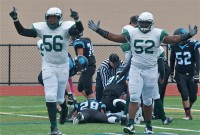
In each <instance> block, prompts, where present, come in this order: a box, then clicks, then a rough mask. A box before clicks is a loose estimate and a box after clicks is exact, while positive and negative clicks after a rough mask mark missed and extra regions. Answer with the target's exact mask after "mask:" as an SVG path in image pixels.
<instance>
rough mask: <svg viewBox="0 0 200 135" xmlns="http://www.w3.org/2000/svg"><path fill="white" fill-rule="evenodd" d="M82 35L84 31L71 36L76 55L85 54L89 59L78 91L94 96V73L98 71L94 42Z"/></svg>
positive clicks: (80, 79) (89, 96)
mask: <svg viewBox="0 0 200 135" xmlns="http://www.w3.org/2000/svg"><path fill="white" fill-rule="evenodd" d="M81 36H82V33H81V34H77V35H74V36H71V40H72V44H73V46H74V50H75V54H76V56H85V57H86V58H87V60H88V66H87V68H86V69H85V70H84V71H82V72H81V73H80V77H79V81H78V91H79V92H81V93H82V94H83V95H84V96H85V97H86V98H94V97H95V96H94V93H93V90H92V82H93V75H94V73H95V71H96V59H95V56H94V49H93V44H92V42H91V39H90V38H88V37H81Z"/></svg>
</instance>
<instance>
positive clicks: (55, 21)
mask: <svg viewBox="0 0 200 135" xmlns="http://www.w3.org/2000/svg"><path fill="white" fill-rule="evenodd" d="M45 20H46V23H47V25H48V27H49V28H50V29H56V28H58V27H59V26H60V25H61V24H62V11H61V10H60V9H59V8H57V7H52V8H50V9H49V10H48V11H47V12H46V14H45Z"/></svg>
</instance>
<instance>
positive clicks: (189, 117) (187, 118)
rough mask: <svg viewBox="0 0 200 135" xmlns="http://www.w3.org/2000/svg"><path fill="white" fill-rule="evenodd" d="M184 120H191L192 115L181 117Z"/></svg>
mask: <svg viewBox="0 0 200 135" xmlns="http://www.w3.org/2000/svg"><path fill="white" fill-rule="evenodd" d="M183 119H184V120H192V116H186V117H184V118H183Z"/></svg>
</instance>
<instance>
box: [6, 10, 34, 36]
mask: <svg viewBox="0 0 200 135" xmlns="http://www.w3.org/2000/svg"><path fill="white" fill-rule="evenodd" d="M9 15H10V17H11V18H12V19H13V22H14V25H15V28H16V30H17V32H18V33H19V34H20V35H22V36H26V37H37V32H36V31H35V30H34V29H25V28H24V27H23V26H22V25H21V23H20V22H19V19H18V17H17V12H16V9H15V7H13V11H11V12H10V13H9Z"/></svg>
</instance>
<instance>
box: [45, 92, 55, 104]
mask: <svg viewBox="0 0 200 135" xmlns="http://www.w3.org/2000/svg"><path fill="white" fill-rule="evenodd" d="M45 99H46V102H56V94H52V93H48V94H46V95H45Z"/></svg>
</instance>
